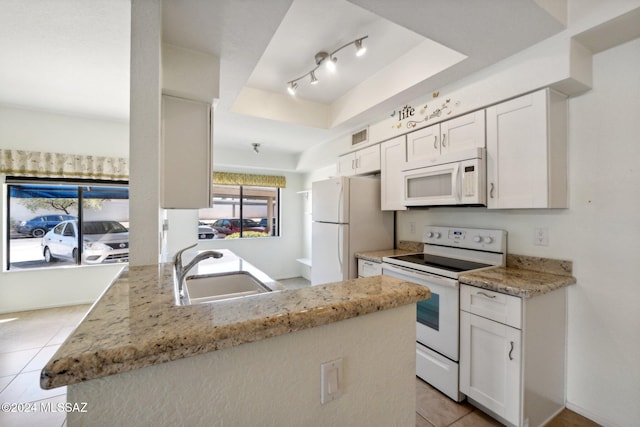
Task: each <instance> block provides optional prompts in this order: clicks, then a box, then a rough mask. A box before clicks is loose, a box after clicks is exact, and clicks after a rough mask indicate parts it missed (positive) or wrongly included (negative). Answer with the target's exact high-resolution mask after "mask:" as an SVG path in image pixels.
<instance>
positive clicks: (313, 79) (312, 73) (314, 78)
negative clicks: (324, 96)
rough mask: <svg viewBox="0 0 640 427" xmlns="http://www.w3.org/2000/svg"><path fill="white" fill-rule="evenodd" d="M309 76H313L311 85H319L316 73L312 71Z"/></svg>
mask: <svg viewBox="0 0 640 427" xmlns="http://www.w3.org/2000/svg"><path fill="white" fill-rule="evenodd" d="M309 75H310V76H311V82H310V83H311V84H312V85H317V84H318V78H317V77H316V73H315V71H311V72H310V73H309Z"/></svg>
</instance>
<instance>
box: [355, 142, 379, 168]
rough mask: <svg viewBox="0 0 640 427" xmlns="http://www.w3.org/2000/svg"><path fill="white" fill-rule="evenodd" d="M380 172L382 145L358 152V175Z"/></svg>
mask: <svg viewBox="0 0 640 427" xmlns="http://www.w3.org/2000/svg"><path fill="white" fill-rule="evenodd" d="M379 170H380V144H376V145H372V146H371V147H367V148H363V149H362V150H358V151H356V174H357V175H359V174H365V173H371V172H377V171H379Z"/></svg>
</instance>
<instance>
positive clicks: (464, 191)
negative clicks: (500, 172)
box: [402, 148, 487, 206]
mask: <svg viewBox="0 0 640 427" xmlns="http://www.w3.org/2000/svg"><path fill="white" fill-rule="evenodd" d="M486 163H487V160H486V154H485V149H484V148H474V149H473V150H465V151H461V152H458V153H450V154H448V155H447V156H443V158H442V159H439V161H437V162H436V163H433V164H430V165H423V166H417V167H415V166H416V165H412V164H407V169H406V170H403V172H402V178H403V181H404V204H405V206H452V205H469V206H474V205H475V206H485V205H486V204H487V188H486V175H487V174H486Z"/></svg>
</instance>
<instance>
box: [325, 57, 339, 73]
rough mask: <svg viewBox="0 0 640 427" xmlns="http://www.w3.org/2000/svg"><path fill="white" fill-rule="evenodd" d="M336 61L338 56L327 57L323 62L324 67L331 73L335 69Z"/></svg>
mask: <svg viewBox="0 0 640 427" xmlns="http://www.w3.org/2000/svg"><path fill="white" fill-rule="evenodd" d="M336 62H338V58H336V57H335V56H332V57H329V59H328V60H327V61H326V62H325V67H327V70H329V71H331V72H332V73H333V72H334V71H336Z"/></svg>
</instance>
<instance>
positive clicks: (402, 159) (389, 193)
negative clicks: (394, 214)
mask: <svg viewBox="0 0 640 427" xmlns="http://www.w3.org/2000/svg"><path fill="white" fill-rule="evenodd" d="M406 162H407V144H406V138H405V136H399V137H397V138H393V139H391V140H389V141H386V142H383V143H382V144H380V191H381V194H380V201H381V207H382V210H383V211H398V210H406V209H407V207H406V206H405V205H404V197H403V194H404V179H403V177H402V170H403V168H404V165H405V163H406Z"/></svg>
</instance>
